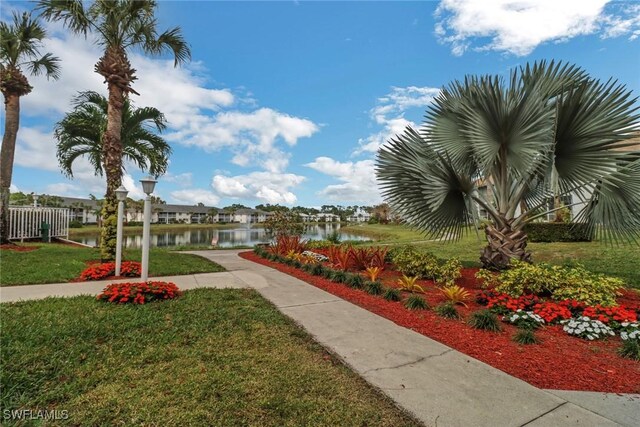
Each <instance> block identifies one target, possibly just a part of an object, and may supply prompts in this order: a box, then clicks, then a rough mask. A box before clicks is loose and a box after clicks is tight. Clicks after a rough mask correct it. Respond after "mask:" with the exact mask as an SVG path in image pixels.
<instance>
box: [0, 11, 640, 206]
mask: <svg viewBox="0 0 640 427" xmlns="http://www.w3.org/2000/svg"><path fill="white" fill-rule="evenodd" d="M31 6H32V4H30V3H25V2H12V3H7V2H4V3H3V5H2V14H1V16H2V19H6V17H7V15H8V13H9V11H10V10H11V9H23V8H28V7H31ZM158 17H159V21H160V28H161V29H164V28H167V27H170V26H175V25H178V26H180V27H182V30H183V32H184V35H185V37H186V39H187V40H188V42H189V43H190V44H191V49H192V54H193V61H192V63H190V64H188V65H186V66H185V67H182V68H179V69H173V67H172V62H170V61H168V60H167V58H156V59H153V58H148V57H143V56H140V55H139V54H137V53H134V54H133V55H132V62H133V65H134V67H135V68H136V69H137V70H138V72H137V75H138V79H139V80H138V81H136V82H135V84H134V88H135V89H136V90H137V91H138V92H140V94H141V96H140V97H137V96H133V100H134V102H135V103H136V105H137V106H144V105H151V106H155V107H157V108H159V109H160V110H161V111H163V112H165V114H166V115H167V118H168V119H169V129H168V131H167V132H166V133H165V137H166V138H167V139H168V140H169V141H170V142H171V145H172V147H173V150H174V153H173V155H172V157H171V165H170V168H169V173H168V174H167V176H165V177H162V178H161V179H160V182H159V184H158V186H157V191H156V194H158V195H160V196H161V197H162V198H163V199H165V200H166V201H168V202H173V203H184V204H195V203H197V202H203V203H205V204H207V205H215V206H225V205H229V204H231V203H244V204H247V205H251V206H253V205H256V204H258V203H281V204H286V205H305V206H320V205H322V204H342V205H352V204H373V203H378V202H380V200H381V199H380V196H379V192H378V190H377V188H376V183H375V177H374V174H373V159H374V157H375V150H376V148H377V147H379V146H380V144H382V143H384V141H386V140H387V139H388V137H389V136H392V135H393V134H395V133H397V132H400V131H401V130H402V129H403V128H404V126H406V125H407V124H414V123H419V122H420V120H421V117H422V115H423V113H424V111H425V108H426V107H427V105H428V103H429V102H430V100H431V99H432V98H433V96H435V95H436V94H437V92H438V89H439V88H441V87H442V86H443V85H446V84H447V83H448V82H449V81H451V80H452V79H459V78H463V77H464V75H465V74H486V73H491V74H505V73H508V71H509V70H510V69H511V68H512V67H514V66H518V65H523V64H525V63H526V62H530V61H534V60H538V59H557V60H564V61H569V62H574V63H576V64H578V65H580V66H582V67H583V68H585V69H586V70H587V71H588V72H589V73H590V74H591V75H592V76H594V77H596V78H600V79H608V78H609V77H614V78H617V79H619V80H620V81H621V82H623V83H625V84H626V85H627V86H628V87H629V88H630V89H632V90H633V91H634V93H635V94H636V95H637V94H640V3H639V2H636V1H633V2H630V1H629V2H607V1H606V0H580V1H569V0H565V1H557V0H554V1H546V0H538V1H534V0H521V1H517V2H515V1H508V0H497V1H494V2H486V1H481V0H475V1H474V0H445V1H442V2H390V1H389V2H355V1H352V2H319V1H318V2H304V1H301V2H213V1H162V2H159V9H158ZM47 25H48V27H49V30H50V38H49V39H48V40H47V41H46V43H45V44H46V47H45V48H46V49H47V50H49V51H52V52H53V53H54V54H56V55H58V56H59V57H61V58H62V60H63V64H62V65H63V70H62V73H63V75H62V78H61V80H59V81H57V82H55V81H47V80H45V79H42V78H34V79H32V80H31V81H32V85H33V86H34V91H33V93H32V94H30V95H28V96H26V97H24V99H23V103H22V123H21V130H20V132H19V136H18V147H17V152H16V165H15V169H14V177H13V184H14V190H16V189H19V190H20V191H25V192H32V191H34V192H36V193H48V194H58V195H69V196H80V197H86V196H87V195H88V193H93V194H96V195H99V194H101V193H102V192H103V191H104V182H103V179H101V178H98V177H95V176H93V173H92V171H91V169H90V168H89V167H88V164H87V163H86V162H80V163H79V164H78V167H77V168H76V169H74V171H75V172H74V173H75V178H74V179H73V180H69V179H67V178H65V177H64V176H62V175H61V174H60V173H59V172H58V167H57V163H56V160H55V142H54V140H53V136H52V129H53V125H54V124H55V122H56V121H57V120H59V119H61V118H62V116H63V114H64V112H65V111H68V109H69V103H70V100H71V97H72V96H73V95H74V94H75V93H77V91H80V90H86V89H92V90H98V91H102V92H104V93H106V88H105V86H104V85H103V84H102V81H101V79H100V77H99V76H98V75H97V74H95V73H93V64H94V63H95V62H96V61H97V59H98V58H99V56H100V51H99V49H98V48H97V47H96V46H95V45H93V44H92V43H91V41H90V40H89V41H86V40H84V39H82V38H79V37H76V36H73V35H71V34H69V33H68V32H67V31H65V30H64V29H62V28H61V27H60V26H59V25H56V24H47ZM2 122H3V121H2ZM142 176H143V174H142V173H141V172H140V171H138V170H136V169H135V168H134V167H133V166H130V167H128V169H127V176H126V177H125V180H124V183H125V185H126V186H127V187H128V188H129V189H130V191H131V193H132V195H133V196H134V197H136V198H138V197H141V196H142V192H141V189H140V186H139V183H138V179H140V178H141V177H142Z"/></svg>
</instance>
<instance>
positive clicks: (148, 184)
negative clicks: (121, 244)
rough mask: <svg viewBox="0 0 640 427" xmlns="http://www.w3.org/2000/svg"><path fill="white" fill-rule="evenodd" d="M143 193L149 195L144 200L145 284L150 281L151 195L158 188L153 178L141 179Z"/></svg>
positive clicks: (142, 272) (143, 253)
mask: <svg viewBox="0 0 640 427" xmlns="http://www.w3.org/2000/svg"><path fill="white" fill-rule="evenodd" d="M140 182H141V183H142V191H144V193H145V194H146V195H147V197H145V199H144V223H143V226H142V271H141V272H140V278H141V279H142V281H143V282H146V281H147V280H148V279H149V240H151V193H153V189H154V188H155V186H156V182H158V181H156V180H155V179H153V177H152V176H148V177H146V178H144V179H141V180H140Z"/></svg>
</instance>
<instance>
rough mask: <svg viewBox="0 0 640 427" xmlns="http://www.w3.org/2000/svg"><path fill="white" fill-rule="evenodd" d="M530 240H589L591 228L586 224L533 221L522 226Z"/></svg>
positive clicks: (591, 234)
mask: <svg viewBox="0 0 640 427" xmlns="http://www.w3.org/2000/svg"><path fill="white" fill-rule="evenodd" d="M524 232H525V233H527V236H528V238H529V241H530V242H590V241H591V240H592V239H593V229H591V230H590V229H589V226H588V225H587V224H580V223H574V224H571V223H562V222H534V223H529V224H527V225H525V226H524Z"/></svg>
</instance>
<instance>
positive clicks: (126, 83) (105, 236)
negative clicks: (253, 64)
mask: <svg viewBox="0 0 640 427" xmlns="http://www.w3.org/2000/svg"><path fill="white" fill-rule="evenodd" d="M156 7H157V3H156V1H154V0H95V1H93V2H91V3H89V4H88V5H86V6H85V4H84V3H83V1H82V0H40V1H39V4H38V9H39V10H41V11H42V16H43V17H44V18H45V19H48V20H53V21H61V22H62V23H63V24H64V26H65V27H66V28H69V29H70V30H71V31H73V32H75V33H77V34H82V35H84V36H85V37H86V36H87V35H88V34H89V33H92V34H94V35H95V36H96V43H97V44H98V45H99V46H101V47H102V48H103V49H104V54H103V56H102V57H101V58H100V60H99V61H98V63H97V64H96V66H95V71H96V72H97V73H98V74H100V75H101V76H103V77H104V80H105V83H106V84H107V88H108V91H109V101H108V111H107V126H106V129H105V130H104V132H103V134H102V147H103V164H104V172H105V175H106V179H107V191H106V194H105V203H104V208H103V213H102V215H103V217H104V223H103V227H102V236H101V237H102V238H101V243H100V250H101V257H102V259H104V260H111V259H113V258H114V257H115V247H116V222H117V200H116V196H115V190H116V189H117V188H118V187H119V186H120V184H121V180H122V155H123V151H122V150H123V147H122V141H121V140H120V137H121V135H122V109H123V107H124V102H125V99H126V98H127V97H128V96H129V94H130V93H135V94H137V92H136V91H135V90H134V89H133V87H132V84H133V81H134V80H136V76H135V71H136V70H135V69H133V68H132V67H131V63H130V62H129V58H128V55H127V52H128V51H130V50H132V49H139V50H142V51H143V52H144V53H147V54H150V55H160V54H162V53H164V52H169V53H171V54H172V55H173V57H174V66H177V65H178V64H180V63H183V62H186V61H187V60H189V59H190V58H191V51H190V50H189V47H188V45H187V43H186V42H185V40H184V38H183V37H182V34H181V30H180V28H179V27H175V28H172V29H170V30H167V31H165V32H163V33H161V34H158V31H157V20H156V18H155V16H154V13H155V10H156Z"/></svg>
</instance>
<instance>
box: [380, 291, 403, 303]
mask: <svg viewBox="0 0 640 427" xmlns="http://www.w3.org/2000/svg"><path fill="white" fill-rule="evenodd" d="M382 297H383V298H384V299H386V300H387V301H400V291H399V290H397V289H395V288H386V289H385V290H384V293H383V294H382Z"/></svg>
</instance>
